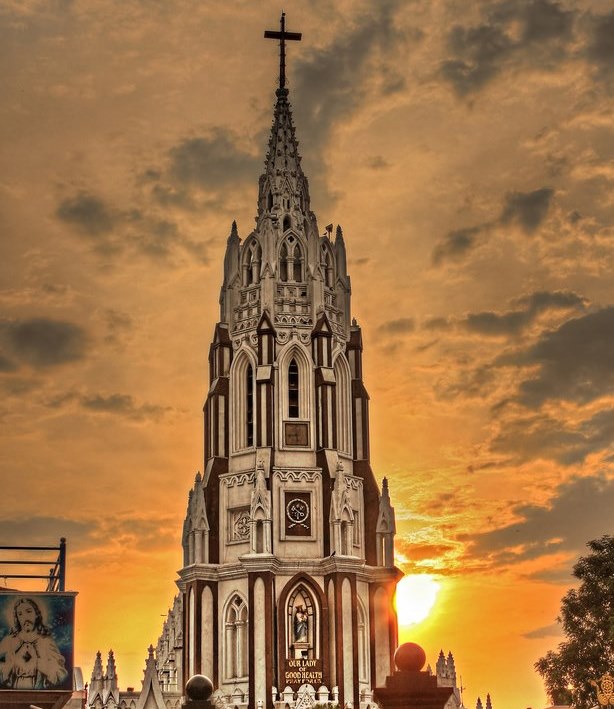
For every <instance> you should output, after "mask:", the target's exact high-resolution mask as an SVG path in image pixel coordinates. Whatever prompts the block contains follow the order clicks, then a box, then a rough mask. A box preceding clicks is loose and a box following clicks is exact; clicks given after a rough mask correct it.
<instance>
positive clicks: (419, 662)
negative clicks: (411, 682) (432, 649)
mask: <svg viewBox="0 0 614 709" xmlns="http://www.w3.org/2000/svg"><path fill="white" fill-rule="evenodd" d="M425 662H426V653H425V652H424V650H423V649H422V648H421V647H420V645H417V644H416V643H403V644H402V645H399V647H398V648H397V649H396V652H395V653H394V663H395V665H396V666H397V667H398V668H399V670H401V672H420V670H421V669H422V668H423V667H424V663H425Z"/></svg>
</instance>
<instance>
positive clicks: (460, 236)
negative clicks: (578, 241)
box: [432, 187, 554, 266]
mask: <svg viewBox="0 0 614 709" xmlns="http://www.w3.org/2000/svg"><path fill="white" fill-rule="evenodd" d="M553 195H554V191H553V190H552V189H551V188H550V187H542V188H541V189H538V190H534V191H532V192H510V193H508V194H507V195H506V196H505V201H504V205H503V208H502V210H501V213H500V214H499V216H498V217H497V219H494V220H492V221H488V222H483V223H482V224H476V225H475V226H470V227H465V228H463V229H455V230H452V231H450V232H448V233H447V234H446V236H444V237H443V239H441V240H440V241H439V243H437V244H436V245H435V248H434V249H433V254H432V262H433V265H434V266H440V265H441V264H443V263H444V262H446V261H462V260H463V259H465V258H466V257H467V256H468V255H469V254H470V253H471V252H472V251H473V250H475V249H476V248H477V247H478V246H480V245H481V244H482V243H483V242H484V241H485V240H486V238H487V236H488V234H489V232H490V231H492V229H494V228H495V227H497V226H502V225H508V224H517V225H518V226H520V227H521V229H522V230H523V231H524V232H525V233H526V234H532V233H533V232H535V231H536V230H537V229H538V227H539V226H541V224H542V223H543V221H544V219H545V218H546V217H547V215H548V211H549V209H550V204H551V201H552V197H553Z"/></svg>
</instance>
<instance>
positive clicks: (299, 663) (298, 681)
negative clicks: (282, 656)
mask: <svg viewBox="0 0 614 709" xmlns="http://www.w3.org/2000/svg"><path fill="white" fill-rule="evenodd" d="M303 684H311V685H313V686H314V687H319V686H320V685H322V684H323V681H322V660H310V659H307V658H303V657H302V658H297V659H296V660H286V661H285V663H284V686H286V687H291V688H292V689H298V688H299V687H300V686H301V685H303Z"/></svg>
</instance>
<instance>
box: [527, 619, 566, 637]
mask: <svg viewBox="0 0 614 709" xmlns="http://www.w3.org/2000/svg"><path fill="white" fill-rule="evenodd" d="M522 637H523V638H527V639H528V640H538V639H541V638H562V637H563V629H562V627H561V625H560V623H552V624H551V625H544V626H542V627H541V628H535V630H531V631H529V632H528V633H524V634H523V636H522Z"/></svg>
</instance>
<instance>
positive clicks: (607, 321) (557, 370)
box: [495, 306, 614, 407]
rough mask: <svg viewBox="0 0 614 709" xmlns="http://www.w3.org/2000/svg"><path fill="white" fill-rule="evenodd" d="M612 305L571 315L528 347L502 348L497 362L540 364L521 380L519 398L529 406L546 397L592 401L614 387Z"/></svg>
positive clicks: (505, 364)
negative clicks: (511, 350)
mask: <svg viewBox="0 0 614 709" xmlns="http://www.w3.org/2000/svg"><path fill="white" fill-rule="evenodd" d="M613 352H614V306H610V307H607V308H603V309H601V310H597V311H596V312H592V313H588V314H586V315H584V316H582V317H578V318H572V319H571V320H568V321H567V322H565V323H563V325H561V326H560V327H559V328H557V329H556V330H553V331H550V332H545V333H543V334H542V335H541V337H540V338H539V340H538V341H537V342H536V343H534V344H532V345H530V346H529V347H527V348H526V349H524V350H518V351H516V352H512V353H504V354H503V355H501V356H500V357H498V358H497V360H496V361H495V365H496V366H501V367H508V366H516V367H537V369H538V371H537V374H536V376H533V377H530V378H529V379H525V380H524V381H523V382H521V384H520V387H519V392H518V400H519V401H520V402H521V403H522V404H524V405H525V406H531V407H535V406H541V405H542V404H543V403H544V402H545V401H552V400H568V401H574V402H578V403H586V402H589V401H593V400H595V399H598V398H600V397H602V396H606V395H608V394H611V393H613V392H614V357H613V356H612V353H613Z"/></svg>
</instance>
